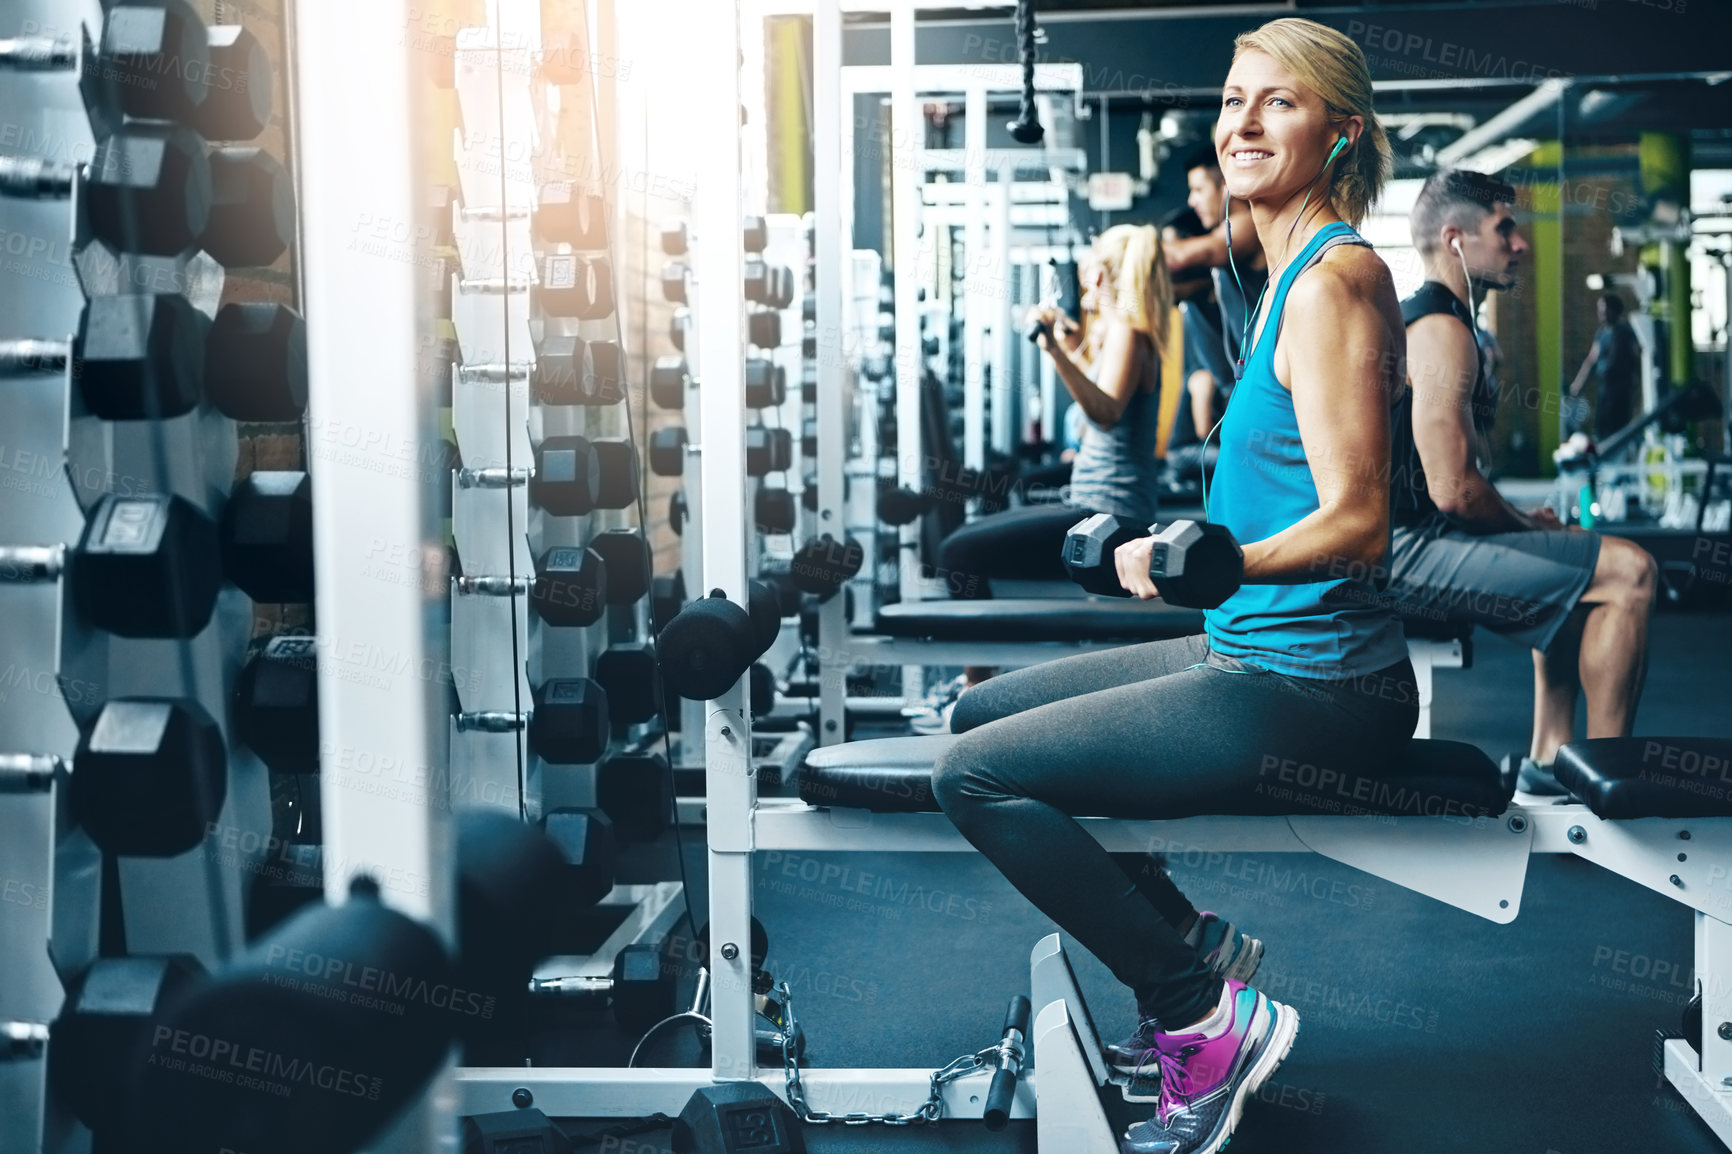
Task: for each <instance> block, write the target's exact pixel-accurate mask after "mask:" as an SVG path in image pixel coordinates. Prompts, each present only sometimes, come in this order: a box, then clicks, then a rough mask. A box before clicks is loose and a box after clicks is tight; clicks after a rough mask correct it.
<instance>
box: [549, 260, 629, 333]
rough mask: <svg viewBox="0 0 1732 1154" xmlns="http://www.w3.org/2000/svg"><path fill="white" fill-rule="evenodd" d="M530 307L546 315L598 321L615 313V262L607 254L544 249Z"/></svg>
mask: <svg viewBox="0 0 1732 1154" xmlns="http://www.w3.org/2000/svg"><path fill="white" fill-rule="evenodd" d="M529 298H530V307H531V308H532V309H533V310H534V311H535V312H537V313H540V314H541V315H542V316H545V317H565V318H575V319H577V320H582V321H598V320H601V319H602V318H603V317H608V316H612V315H613V265H612V263H611V262H609V261H608V260H607V258H605V257H599V256H579V255H577V254H576V253H554V252H544V253H542V254H541V255H540V256H539V257H538V258H537V260H536V279H535V283H534V284H533V285H532V286H531V287H530V293H529Z"/></svg>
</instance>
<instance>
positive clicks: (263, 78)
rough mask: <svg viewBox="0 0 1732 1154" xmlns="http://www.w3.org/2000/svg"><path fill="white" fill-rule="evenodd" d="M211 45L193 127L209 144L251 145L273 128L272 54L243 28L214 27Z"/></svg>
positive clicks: (210, 30)
mask: <svg viewBox="0 0 1732 1154" xmlns="http://www.w3.org/2000/svg"><path fill="white" fill-rule="evenodd" d="M111 19H112V17H111ZM206 40H207V41H208V43H209V48H210V72H209V73H208V74H207V81H208V83H207V85H206V95H205V99H204V102H203V103H201V104H200V105H199V106H198V110H197V111H196V112H195V113H194V114H193V117H192V120H191V122H190V123H191V125H192V127H193V128H195V129H197V130H198V134H199V135H200V136H202V137H204V138H205V139H206V140H252V139H253V138H254V137H256V136H258V134H259V133H261V132H263V131H264V130H265V125H267V124H269V123H270V122H271V88H272V79H273V78H272V73H271V58H270V54H269V53H267V52H266V51H265V46H264V45H263V44H260V43H259V38H258V37H256V36H254V35H253V34H252V33H251V32H250V31H248V30H247V29H246V28H245V27H243V26H242V25H239V24H213V25H211V27H210V28H209V30H208V31H207V34H206Z"/></svg>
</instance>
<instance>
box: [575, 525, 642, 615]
mask: <svg viewBox="0 0 1732 1154" xmlns="http://www.w3.org/2000/svg"><path fill="white" fill-rule="evenodd" d="M589 547H590V548H591V549H593V550H595V551H596V553H597V554H599V555H600V556H601V559H602V561H603V562H604V563H605V564H606V565H607V603H608V604H609V605H631V604H634V603H635V602H636V601H637V600H638V598H640V597H642V596H644V595H645V594H646V593H648V592H649V589H650V577H651V575H652V574H653V573H654V567H653V566H652V565H651V562H650V547H649V542H648V541H647V540H645V539H644V535H643V534H642V533H640V532H638V531H637V530H636V529H609V530H608V531H607V532H605V533H597V534H596V535H595V536H594V537H591V538H590V539H589Z"/></svg>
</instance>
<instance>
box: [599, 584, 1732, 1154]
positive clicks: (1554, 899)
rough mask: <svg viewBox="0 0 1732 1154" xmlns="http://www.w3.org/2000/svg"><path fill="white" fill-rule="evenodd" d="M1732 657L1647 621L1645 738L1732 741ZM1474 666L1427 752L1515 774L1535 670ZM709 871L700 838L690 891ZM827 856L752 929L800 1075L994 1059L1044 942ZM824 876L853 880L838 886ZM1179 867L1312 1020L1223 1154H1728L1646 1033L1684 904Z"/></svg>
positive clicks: (1623, 885) (1508, 654)
mask: <svg viewBox="0 0 1732 1154" xmlns="http://www.w3.org/2000/svg"><path fill="white" fill-rule="evenodd" d="M1729 647H1732V615H1728V614H1713V615H1709V614H1700V613H1698V614H1665V613H1662V614H1659V615H1657V616H1656V617H1655V618H1654V622H1653V638H1652V647H1651V655H1652V660H1651V665H1650V668H1649V673H1648V683H1647V690H1646V693H1645V695H1644V697H1643V700H1642V708H1641V713H1640V715H1639V718H1638V731H1639V732H1640V733H1651V734H1665V733H1680V734H1682V733H1693V734H1718V735H1732V711H1729V710H1728V709H1727V708H1726V706H1727V702H1726V701H1725V700H1724V694H1725V692H1726V690H1725V682H1724V672H1723V671H1724V668H1725V654H1726V653H1727V651H1728V648H1729ZM1474 656H1475V663H1474V668H1472V669H1469V670H1459V671H1458V670H1443V671H1439V673H1438V675H1437V702H1436V704H1435V706H1434V709H1433V726H1434V734H1435V736H1437V737H1443V738H1453V739H1457V740H1464V741H1471V742H1474V743H1475V744H1477V745H1479V746H1480V747H1481V748H1482V749H1484V750H1485V751H1486V752H1487V753H1488V754H1490V755H1492V756H1493V757H1494V758H1498V757H1502V756H1503V754H1505V753H1506V752H1509V751H1511V750H1515V749H1518V748H1522V747H1523V746H1524V745H1525V742H1526V735H1527V729H1528V708H1529V703H1530V701H1531V677H1532V672H1531V670H1532V666H1531V663H1530V659H1529V656H1528V654H1527V652H1526V651H1523V650H1518V649H1517V648H1516V647H1515V646H1513V645H1510V644H1507V643H1505V642H1503V641H1501V640H1500V639H1498V638H1497V637H1495V636H1492V635H1489V634H1487V633H1485V632H1483V631H1481V632H1480V633H1479V634H1478V635H1477V636H1476V637H1475V655H1474ZM701 849H702V843H701V841H700V840H699V839H695V838H691V837H688V838H687V839H686V852H687V856H688V867H689V868H690V869H691V871H692V882H693V884H694V885H701V884H702V883H701V880H700V879H701V877H702V869H703V860H702V853H701ZM813 856H814V857H816V858H817V859H818V861H819V865H818V866H816V867H814V866H813V865H812V864H808V863H807V861H806V860H805V858H804V857H803V856H800V855H793V854H783V855H772V854H760V855H759V862H758V870H757V892H756V895H755V903H756V904H755V911H754V912H755V913H756V915H757V917H758V918H759V919H760V920H762V921H763V923H764V925H765V926H766V927H767V928H768V930H769V934H770V942H771V952H770V955H769V958H768V960H767V963H766V965H767V968H768V969H769V970H770V971H771V972H772V973H773V974H774V975H775V976H776V977H777V978H778V979H779V980H785V981H787V982H789V984H790V986H791V988H792V991H793V995H794V1002H795V1010H796V1012H797V1014H798V1016H799V1018H800V1020H801V1022H802V1024H803V1025H804V1027H805V1030H806V1033H807V1037H808V1046H809V1048H808V1058H809V1061H810V1062H811V1063H812V1064H814V1065H819V1066H828V1065H850V1066H931V1067H936V1066H939V1065H941V1064H943V1063H944V1062H947V1061H949V1060H950V1059H951V1058H952V1057H955V1056H956V1055H958V1054H961V1053H964V1052H971V1051H973V1050H976V1049H979V1048H980V1047H982V1046H986V1045H989V1044H991V1043H992V1042H993V1041H995V1040H996V1039H997V1036H998V1030H999V1027H1000V1025H1001V1023H1002V1020H1003V1015H1004V1006H1005V1003H1006V1001H1007V1000H1008V999H1009V997H1010V995H1011V994H1012V993H1015V992H1018V991H1022V992H1025V993H1026V992H1027V985H1028V952H1029V949H1030V947H1031V946H1032V945H1033V944H1034V942H1035V941H1036V940H1037V939H1038V938H1040V937H1041V936H1042V935H1044V934H1046V933H1048V932H1050V931H1051V929H1052V926H1051V924H1050V923H1049V922H1048V921H1047V920H1046V919H1045V918H1044V917H1042V916H1041V915H1039V914H1038V913H1036V912H1035V911H1034V909H1033V908H1032V907H1030V906H1029V905H1028V903H1027V902H1025V901H1024V900H1023V899H1022V898H1021V897H1020V896H1019V895H1018V894H1017V893H1016V892H1015V891H1014V890H1012V889H1011V888H1010V886H1009V885H1008V884H1007V883H1006V882H1005V881H1004V880H1003V879H1002V878H1001V877H1000V876H999V875H998V874H997V872H996V871H994V870H993V869H992V867H991V866H989V865H988V864H987V863H986V862H985V861H984V860H982V859H981V858H979V857H977V856H973V855H964V854H955V855H953V854H889V853H886V854H836V855H813ZM828 864H835V865H837V866H840V867H844V868H846V869H849V870H851V871H853V872H852V873H851V874H848V875H845V876H844V877H843V878H836V877H835V876H834V872H835V871H831V875H830V876H829V877H828V878H827V879H825V875H823V874H822V873H821V872H820V871H821V869H822V866H823V865H828ZM1171 867H1172V871H1173V874H1174V877H1175V878H1176V880H1177V881H1178V882H1179V884H1180V885H1181V886H1182V887H1183V888H1184V889H1185V890H1186V892H1187V893H1188V894H1190V895H1191V897H1192V899H1193V900H1194V901H1195V902H1196V904H1197V905H1198V907H1199V908H1212V909H1216V910H1218V911H1220V912H1222V913H1225V914H1227V915H1229V916H1230V917H1232V918H1233V919H1234V920H1236V921H1238V922H1239V923H1240V924H1241V925H1243V926H1245V927H1246V928H1247V929H1248V930H1249V931H1250V932H1251V933H1253V934H1255V935H1256V936H1259V937H1261V938H1263V939H1264V941H1265V942H1266V943H1267V945H1268V955H1267V957H1266V959H1265V961H1264V965H1263V969H1262V972H1261V974H1260V977H1261V981H1260V982H1259V984H1260V985H1262V986H1263V988H1265V989H1266V990H1268V991H1269V992H1270V993H1271V994H1272V995H1273V996H1275V997H1277V998H1279V999H1281V1000H1283V1001H1285V1002H1287V1003H1289V1004H1291V1005H1293V1006H1295V1007H1297V1008H1298V1009H1299V1010H1300V1012H1301V1013H1302V1014H1303V1015H1304V1027H1303V1031H1302V1033H1301V1034H1300V1037H1299V1042H1298V1045H1297V1046H1296V1047H1295V1048H1294V1051H1293V1054H1292V1056H1291V1057H1290V1058H1289V1059H1288V1060H1287V1062H1286V1064H1285V1065H1283V1067H1282V1068H1281V1070H1280V1072H1279V1073H1278V1074H1277V1075H1276V1077H1275V1079H1274V1080H1273V1082H1272V1083H1271V1084H1270V1085H1269V1086H1267V1087H1265V1089H1264V1090H1263V1092H1262V1095H1261V1098H1262V1100H1261V1101H1260V1102H1258V1103H1257V1104H1255V1105H1253V1106H1251V1107H1249V1108H1248V1110H1247V1121H1246V1123H1245V1125H1244V1126H1243V1127H1242V1128H1241V1129H1240V1130H1239V1131H1238V1132H1237V1133H1236V1134H1235V1135H1234V1138H1233V1151H1234V1154H1258V1152H1259V1151H1281V1152H1283V1154H1323V1152H1328V1154H1393V1152H1397V1151H1399V1152H1401V1154H1430V1152H1432V1151H1439V1152H1441V1151H1458V1150H1479V1151H1495V1152H1497V1154H1623V1152H1637V1151H1639V1152H1642V1154H1650V1152H1653V1154H1661V1152H1663V1154H1674V1152H1676V1154H1696V1152H1698V1151H1701V1152H1704V1154H1707V1152H1711V1151H1716V1150H1719V1149H1721V1147H1720V1146H1719V1145H1718V1143H1716V1142H1715V1140H1714V1139H1713V1137H1712V1135H1711V1134H1710V1132H1709V1131H1708V1129H1707V1127H1705V1126H1704V1125H1703V1124H1702V1123H1701V1122H1700V1121H1699V1120H1698V1119H1697V1118H1696V1117H1695V1116H1694V1115H1693V1114H1692V1113H1691V1112H1690V1111H1689V1109H1688V1108H1687V1107H1686V1106H1685V1105H1684V1103H1683V1101H1682V1099H1680V1098H1679V1097H1678V1096H1677V1094H1676V1093H1675V1092H1674V1091H1673V1090H1672V1089H1671V1087H1669V1086H1667V1085H1665V1084H1664V1083H1663V1082H1661V1081H1660V1080H1659V1079H1657V1078H1656V1077H1655V1075H1654V1074H1653V1072H1652V1070H1651V1068H1650V1054H1651V1051H1652V1048H1653V1039H1654V1032H1655V1030H1657V1029H1667V1030H1677V1029H1678V1021H1679V1014H1680V1012H1681V1010H1682V1008H1683V1005H1684V1003H1685V1002H1686V1001H1688V1000H1689V997H1690V986H1689V982H1690V977H1689V974H1690V961H1691V926H1690V917H1689V914H1688V912H1687V911H1685V910H1684V909H1683V907H1681V906H1679V905H1677V904H1676V903H1674V902H1670V901H1667V900H1666V899H1665V898H1663V897H1661V896H1659V895H1657V894H1653V893H1650V892H1649V891H1647V890H1645V889H1643V888H1641V887H1639V886H1637V885H1636V884H1635V883H1633V882H1630V881H1627V880H1625V879H1623V878H1620V877H1616V876H1614V875H1613V874H1610V873H1608V872H1606V871H1604V870H1602V869H1599V868H1598V867H1596V866H1593V865H1590V864H1588V863H1586V862H1582V861H1578V860H1576V859H1574V858H1568V857H1559V856H1551V855H1542V856H1537V857H1535V858H1533V859H1532V864H1531V865H1530V867H1529V871H1528V880H1527V889H1526V892H1525V894H1524V896H1523V899H1522V912H1521V916H1520V917H1519V918H1518V919H1516V921H1515V922H1514V923H1513V924H1512V925H1508V926H1497V925H1493V924H1491V923H1490V922H1486V921H1483V920H1481V919H1479V918H1476V917H1474V916H1472V915H1470V914H1466V913H1463V912H1460V911H1458V910H1454V909H1451V908H1449V907H1447V906H1445V905H1442V904H1441V903H1438V902H1435V901H1432V900H1430V899H1429V898H1424V897H1421V896H1419V895H1418V894H1415V893H1412V892H1410V891H1408V890H1404V889H1400V888H1398V887H1396V886H1394V885H1391V884H1389V883H1388V882H1384V881H1381V880H1379V879H1375V878H1372V877H1370V876H1368V875H1365V874H1361V873H1359V872H1357V871H1355V870H1353V869H1350V868H1348V867H1347V866H1343V865H1338V864H1336V863H1333V862H1329V861H1326V860H1324V859H1322V858H1319V857H1315V856H1303V857H1302V856H1299V855H1283V854H1261V855H1230V856H1229V857H1227V858H1226V860H1224V861H1217V862H1210V863H1202V862H1197V861H1195V860H1193V861H1191V862H1186V861H1185V860H1183V859H1182V858H1175V859H1174V860H1173V861H1172V863H1171ZM861 871H867V872H870V873H872V874H875V875H876V878H874V879H872V880H871V881H869V882H866V883H864V888H867V889H868V890H869V891H870V892H874V893H879V894H888V895H892V896H887V897H880V898H866V897H861V896H859V895H858V894H857V893H856V892H854V891H852V890H850V888H848V887H849V886H851V885H861V884H862V883H861V882H860V881H859V879H860V875H861ZM802 873H803V874H804V875H805V877H806V878H808V879H809V878H811V877H812V876H814V873H818V876H819V877H820V879H821V880H820V881H818V882H812V881H810V880H805V881H803V880H801V874H802ZM851 900H852V903H853V904H852V908H850V901H851ZM1072 956H1073V958H1074V959H1075V962H1076V966H1077V971H1078V977H1079V980H1080V981H1081V982H1082V985H1083V988H1084V992H1085V993H1086V994H1087V995H1088V997H1089V1006H1090V1010H1091V1011H1092V1013H1093V1014H1094V1017H1095V1021H1096V1024H1097V1026H1098V1028H1100V1030H1101V1031H1102V1032H1103V1033H1118V1032H1122V1031H1123V1030H1126V1029H1128V1027H1129V1026H1130V1025H1131V1024H1132V1022H1133V1017H1132V1012H1133V1011H1132V1004H1131V1000H1130V996H1129V994H1128V992H1127V991H1125V990H1124V989H1123V988H1122V987H1120V986H1118V985H1117V983H1115V982H1114V981H1113V980H1112V979H1111V977H1110V976H1109V975H1108V974H1107V972H1106V971H1105V969H1103V968H1102V967H1101V966H1100V965H1099V964H1098V963H1096V962H1095V961H1094V959H1093V958H1092V957H1090V956H1089V955H1087V954H1086V953H1084V952H1083V951H1081V950H1073V953H1072ZM568 1040H569V1036H568ZM678 1048H680V1047H679V1046H678V1045H676V1046H675V1049H678ZM691 1056H692V1057H695V1053H694V1054H693V1055H691ZM654 1060H656V1061H678V1060H680V1059H679V1058H678V1057H677V1056H676V1055H675V1054H674V1053H666V1054H658V1055H656V1056H655V1057H654ZM872 1105H873V1104H863V1105H862V1106H861V1108H871V1107H872ZM884 1105H886V1106H888V1105H894V1104H888V1103H887V1104H884ZM1115 1106H1117V1103H1116V1102H1110V1103H1109V1105H1108V1109H1109V1111H1112V1112H1113V1113H1114V1115H1115V1121H1119V1120H1120V1116H1119V1114H1118V1112H1117V1111H1116V1110H1115ZM1135 1116H1140V1115H1132V1114H1130V1113H1129V1112H1128V1111H1127V1112H1126V1113H1124V1114H1123V1116H1122V1117H1123V1119H1124V1120H1129V1119H1130V1118H1132V1117H1135ZM589 1128H591V1127H585V1129H589ZM805 1137H806V1142H807V1145H808V1147H809V1148H810V1149H811V1150H813V1151H815V1152H829V1151H848V1152H865V1151H880V1150H882V1151H886V1152H893V1151H902V1150H914V1149H918V1150H1005V1151H1008V1150H1018V1151H1027V1152H1029V1154H1033V1151H1034V1149H1035V1134H1034V1126H1033V1124H1032V1123H1013V1124H1012V1125H1011V1126H1010V1128H1009V1129H1008V1130H1006V1131H1005V1132H1003V1133H1000V1134H989V1133H987V1132H986V1131H985V1129H984V1128H983V1127H981V1126H980V1125H979V1124H978V1123H969V1124H962V1123H945V1124H942V1125H940V1126H937V1127H927V1128H920V1129H914V1130H906V1129H904V1130H894V1131H893V1130H890V1129H888V1128H886V1127H882V1126H870V1127H859V1128H844V1127H840V1126H837V1127H817V1126H808V1127H806V1131H805ZM667 1138H668V1135H667V1131H666V1130H663V1131H660V1132H656V1131H651V1132H648V1133H645V1134H642V1135H638V1136H635V1137H633V1138H632V1139H631V1140H630V1141H632V1142H636V1143H641V1144H642V1145H640V1146H630V1145H626V1144H624V1143H620V1144H618V1145H617V1146H615V1147H614V1148H616V1149H620V1150H638V1151H642V1152H643V1154H649V1152H650V1151H655V1150H657V1149H663V1150H665V1149H666V1148H667ZM606 1148H608V1147H607V1146H604V1147H603V1149H606Z"/></svg>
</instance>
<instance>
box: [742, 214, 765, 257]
mask: <svg viewBox="0 0 1732 1154" xmlns="http://www.w3.org/2000/svg"><path fill="white" fill-rule="evenodd" d="M740 239H741V240H742V242H743V245H742V247H744V248H745V250H746V251H747V252H763V251H764V249H766V248H767V247H769V244H770V230H769V228H768V226H766V225H765V223H764V218H763V217H761V216H756V215H750V214H748V215H747V217H746V219H745V221H744V223H743V224H742V225H741V228H740Z"/></svg>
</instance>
